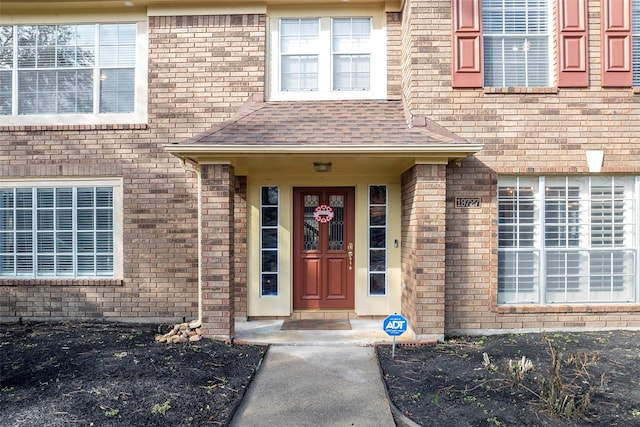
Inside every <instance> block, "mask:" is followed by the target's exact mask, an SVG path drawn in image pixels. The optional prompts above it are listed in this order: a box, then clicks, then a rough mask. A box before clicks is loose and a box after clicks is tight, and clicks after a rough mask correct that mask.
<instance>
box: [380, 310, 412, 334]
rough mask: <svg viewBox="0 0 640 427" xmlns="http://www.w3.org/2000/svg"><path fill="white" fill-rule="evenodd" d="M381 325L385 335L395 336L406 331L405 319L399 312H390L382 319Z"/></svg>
mask: <svg viewBox="0 0 640 427" xmlns="http://www.w3.org/2000/svg"><path fill="white" fill-rule="evenodd" d="M382 327H383V329H384V331H385V332H386V333H387V335H389V336H391V337H397V336H400V335H402V334H403V333H404V332H406V331H407V319H405V318H404V317H402V315H400V314H392V315H391V316H388V317H387V318H386V319H384V322H383V323H382Z"/></svg>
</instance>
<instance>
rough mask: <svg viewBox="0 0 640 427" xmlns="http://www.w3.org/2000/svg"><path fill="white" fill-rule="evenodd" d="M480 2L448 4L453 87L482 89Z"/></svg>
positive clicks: (462, 0) (467, 0)
mask: <svg viewBox="0 0 640 427" xmlns="http://www.w3.org/2000/svg"><path fill="white" fill-rule="evenodd" d="M480 2H481V0H452V14H453V19H452V21H453V49H452V50H453V63H452V76H451V77H452V78H451V85H452V86H453V87H482V83H483V82H482V19H481V12H480V11H481V4H480Z"/></svg>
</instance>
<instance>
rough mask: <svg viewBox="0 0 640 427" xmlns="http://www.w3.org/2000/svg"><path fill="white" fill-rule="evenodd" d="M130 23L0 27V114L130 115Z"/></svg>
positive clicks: (133, 33)
mask: <svg viewBox="0 0 640 427" xmlns="http://www.w3.org/2000/svg"><path fill="white" fill-rule="evenodd" d="M136 34H137V26H136V24H135V23H113V24H81V25H16V26H6V25H5V26H0V115H2V116H28V115H43V114H46V115H61V114H104V113H120V114H122V113H133V112H134V110H135V86H136V85H135V71H136Z"/></svg>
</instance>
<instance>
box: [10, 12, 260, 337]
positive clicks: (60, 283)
mask: <svg viewBox="0 0 640 427" xmlns="http://www.w3.org/2000/svg"><path fill="white" fill-rule="evenodd" d="M265 33H266V31H265V16H264V15H224V16H198V17H191V16H189V17H186V16H185V17H183V16H173V17H150V18H149V99H148V103H149V107H148V117H149V119H148V124H146V125H79V126H28V127H6V126H5V127H1V126H0V176H1V177H2V178H3V179H22V178H24V177H35V178H42V179H43V180H46V179H48V178H56V177H66V178H73V177H79V178H80V177H82V178H91V177H96V178H104V177H121V178H122V179H123V187H124V195H123V197H124V201H123V205H124V212H123V218H124V224H123V228H124V230H123V235H124V236H123V237H124V240H123V252H124V265H123V278H122V280H118V281H115V280H113V281H104V280H100V281H86V280H85V281H74V280H56V281H51V280H24V281H16V280H0V319H14V318H17V317H53V318H109V319H113V320H136V321H144V320H147V321H152V320H171V321H175V320H176V319H179V320H182V319H183V318H187V319H191V318H195V317H196V316H197V301H198V296H197V283H198V279H197V244H196V243H197V235H198V224H197V185H196V183H197V180H196V178H195V176H194V175H193V174H191V173H188V172H185V171H184V170H183V169H182V168H181V167H180V165H179V161H178V159H176V158H175V157H173V156H171V155H170V154H168V153H166V152H165V151H164V150H163V148H162V144H169V143H172V142H175V141H180V140H184V139H185V138H188V137H191V136H193V135H194V134H196V133H198V132H202V131H205V130H207V129H209V128H210V127H211V126H212V125H213V124H214V123H218V122H221V121H223V120H225V119H227V118H228V117H229V116H231V115H232V114H233V113H235V112H236V111H237V110H238V108H240V106H241V105H242V103H243V102H244V101H245V100H246V99H247V97H248V96H249V94H252V93H256V92H258V93H259V92H262V91H263V89H264V60H265V59H264V56H265V53H264V52H265ZM220 58H225V60H224V61H221V60H220ZM240 193H241V191H238V194H240ZM245 210H246V209H245ZM245 217H246V214H245ZM242 250H246V245H245V249H243V248H242V246H241V245H239V247H237V248H236V253H241V251H242ZM239 271H240V272H239V274H238V278H237V279H236V280H244V281H246V268H245V270H244V271H242V269H239ZM242 277H245V279H242ZM240 294H241V293H240ZM226 305H227V306H229V305H230V304H229V303H228V302H227V303H226ZM223 326H224V328H226V329H225V330H227V331H228V328H229V327H232V325H229V324H226V325H223Z"/></svg>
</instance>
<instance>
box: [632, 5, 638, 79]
mask: <svg viewBox="0 0 640 427" xmlns="http://www.w3.org/2000/svg"><path fill="white" fill-rule="evenodd" d="M631 28H632V36H631V40H632V42H633V86H634V87H639V86H640V0H633V4H632V24H631Z"/></svg>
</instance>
